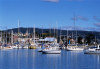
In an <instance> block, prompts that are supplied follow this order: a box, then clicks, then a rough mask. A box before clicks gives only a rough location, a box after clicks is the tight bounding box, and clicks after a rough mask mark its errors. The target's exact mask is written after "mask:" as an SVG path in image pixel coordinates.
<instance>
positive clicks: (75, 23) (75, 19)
mask: <svg viewBox="0 0 100 69" xmlns="http://www.w3.org/2000/svg"><path fill="white" fill-rule="evenodd" d="M74 30H75V33H76V39H75V44H76V43H77V30H76V15H75V13H74Z"/></svg>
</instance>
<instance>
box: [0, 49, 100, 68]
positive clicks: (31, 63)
mask: <svg viewBox="0 0 100 69" xmlns="http://www.w3.org/2000/svg"><path fill="white" fill-rule="evenodd" d="M0 69H100V55H87V54H84V53H83V52H78V51H77V52H75V51H65V50H62V53H61V54H42V53H40V52H37V51H36V50H27V49H19V50H2V51H1V50H0Z"/></svg>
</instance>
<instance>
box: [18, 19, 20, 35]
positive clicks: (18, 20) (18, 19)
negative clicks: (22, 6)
mask: <svg viewBox="0 0 100 69" xmlns="http://www.w3.org/2000/svg"><path fill="white" fill-rule="evenodd" d="M19 27H20V21H19V19H18V35H19V32H20V29H19Z"/></svg>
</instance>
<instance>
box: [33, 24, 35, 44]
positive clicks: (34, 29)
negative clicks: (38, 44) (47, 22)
mask: <svg viewBox="0 0 100 69" xmlns="http://www.w3.org/2000/svg"><path fill="white" fill-rule="evenodd" d="M33 34H34V35H33V36H34V37H33V39H34V43H35V25H34V28H33Z"/></svg>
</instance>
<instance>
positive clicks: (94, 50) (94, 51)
mask: <svg viewBox="0 0 100 69" xmlns="http://www.w3.org/2000/svg"><path fill="white" fill-rule="evenodd" d="M84 54H100V45H98V46H97V47H91V48H88V49H86V50H84Z"/></svg>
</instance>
